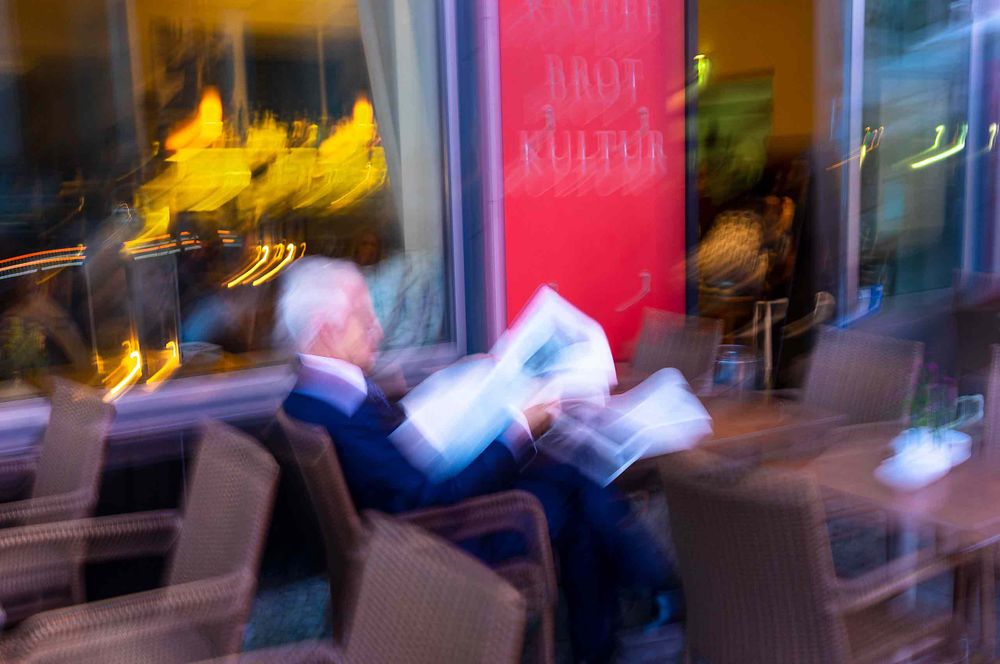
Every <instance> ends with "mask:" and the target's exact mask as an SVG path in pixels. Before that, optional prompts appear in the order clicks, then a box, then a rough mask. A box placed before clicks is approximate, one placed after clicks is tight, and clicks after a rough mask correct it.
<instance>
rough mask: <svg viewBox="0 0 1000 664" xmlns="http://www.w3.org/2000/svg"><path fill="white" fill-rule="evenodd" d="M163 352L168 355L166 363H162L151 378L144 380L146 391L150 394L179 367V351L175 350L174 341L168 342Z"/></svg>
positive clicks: (175, 344)
mask: <svg viewBox="0 0 1000 664" xmlns="http://www.w3.org/2000/svg"><path fill="white" fill-rule="evenodd" d="M164 350H165V351H166V352H167V354H168V355H167V360H166V362H164V363H163V366H161V367H160V368H159V369H157V370H156V372H155V373H154V374H153V375H152V376H150V377H149V378H147V379H146V385H147V389H148V390H149V391H150V392H152V391H153V390H155V389H156V388H158V387H159V386H160V385H161V384H162V383H163V382H164V381H166V380H167V379H168V378H170V376H172V375H173V374H174V372H175V371H177V369H179V368H180V366H181V354H180V350H179V349H178V348H177V342H176V341H168V342H167V345H166V346H165V347H164Z"/></svg>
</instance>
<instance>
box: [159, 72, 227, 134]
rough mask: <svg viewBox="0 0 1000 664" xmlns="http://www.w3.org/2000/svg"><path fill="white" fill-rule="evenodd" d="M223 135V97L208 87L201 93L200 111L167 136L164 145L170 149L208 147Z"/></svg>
mask: <svg viewBox="0 0 1000 664" xmlns="http://www.w3.org/2000/svg"><path fill="white" fill-rule="evenodd" d="M221 136H222V98H221V97H220V96H219V91H218V90H216V89H215V88H213V87H207V88H205V90H204V91H203V92H202V93H201V102H200V103H199V104H198V112H197V113H196V114H195V116H194V117H193V118H192V119H191V120H189V121H188V122H187V123H185V124H184V125H182V126H181V127H178V128H177V129H176V130H174V131H173V132H171V133H170V135H169V136H167V140H166V141H165V142H164V147H166V149H168V150H180V149H181V148H206V147H208V146H209V145H211V144H212V143H214V142H215V141H217V140H218V139H219V137H221Z"/></svg>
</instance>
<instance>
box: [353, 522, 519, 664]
mask: <svg viewBox="0 0 1000 664" xmlns="http://www.w3.org/2000/svg"><path fill="white" fill-rule="evenodd" d="M366 518H367V520H368V523H369V525H370V537H369V539H368V542H367V544H366V548H365V566H364V572H363V573H362V577H361V582H360V585H359V591H358V600H357V604H356V608H355V611H354V613H353V616H352V621H351V626H350V631H349V633H348V637H347V644H346V648H345V650H346V653H345V655H346V656H345V660H346V662H347V664H367V663H368V662H394V663H396V664H438V663H439V662H465V663H466V664H477V663H480V662H481V663H483V664H486V663H487V662H489V663H490V664H493V663H494V662H496V663H498V664H504V663H505V662H511V663H513V662H517V661H520V657H521V648H522V644H523V641H524V630H525V624H526V607H525V601H524V598H523V597H522V596H521V595H520V594H519V593H518V592H517V591H516V590H515V589H514V588H513V587H512V586H510V585H509V584H508V583H507V582H506V581H504V580H503V579H502V578H500V577H499V576H497V575H496V574H495V573H494V572H493V571H492V570H490V569H489V568H488V567H486V566H485V565H483V564H482V563H481V562H479V561H478V560H476V559H475V558H472V557H471V556H469V555H467V554H466V553H464V552H462V551H459V550H458V549H456V548H455V547H453V546H451V545H450V544H448V543H447V542H445V541H443V540H440V539H438V538H436V537H434V536H432V535H430V534H428V533H427V532H425V531H423V530H421V529H419V528H416V527H414V526H411V525H409V524H405V523H401V522H399V521H395V520H393V519H391V518H390V517H386V516H381V515H378V514H374V513H366Z"/></svg>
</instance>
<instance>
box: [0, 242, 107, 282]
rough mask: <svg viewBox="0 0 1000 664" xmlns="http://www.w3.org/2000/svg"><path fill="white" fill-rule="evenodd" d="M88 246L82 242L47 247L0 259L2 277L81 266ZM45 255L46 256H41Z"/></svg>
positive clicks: (7, 277)
mask: <svg viewBox="0 0 1000 664" xmlns="http://www.w3.org/2000/svg"><path fill="white" fill-rule="evenodd" d="M86 250H87V247H86V246H84V245H82V244H80V245H76V246H75V247H66V248H64V249H46V250H44V251H33V252H31V253H29V254H22V255H20V256H13V257H11V258H5V259H3V260H0V279H10V278H12V277H20V276H24V275H26V274H34V273H35V272H38V271H39V270H55V269H62V268H64V267H79V266H80V265H83V261H84V260H86V258H87V256H86V254H85V253H84V252H85V251H86ZM39 256H44V258H39Z"/></svg>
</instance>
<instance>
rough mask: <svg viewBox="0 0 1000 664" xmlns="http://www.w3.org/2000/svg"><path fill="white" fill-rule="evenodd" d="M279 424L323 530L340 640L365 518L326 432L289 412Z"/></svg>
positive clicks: (336, 626)
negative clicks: (295, 418)
mask: <svg viewBox="0 0 1000 664" xmlns="http://www.w3.org/2000/svg"><path fill="white" fill-rule="evenodd" d="M277 422H278V427H279V428H280V429H281V433H282V434H283V435H284V438H285V440H286V442H287V443H288V446H289V447H290V448H291V455H290V456H291V458H292V462H293V464H294V465H295V467H296V469H297V471H298V473H299V477H300V478H301V479H302V484H303V485H304V486H305V489H306V492H307V493H308V494H309V500H310V502H311V503H312V506H313V510H314V511H315V513H316V518H317V520H318V521H319V528H320V532H321V533H322V534H323V544H324V547H325V549H326V560H327V574H328V576H329V578H330V600H331V604H332V607H331V608H332V613H333V622H334V624H333V627H334V636H335V637H337V638H338V639H340V638H342V637H343V632H344V629H345V627H346V622H345V621H346V617H347V615H348V614H349V613H350V607H349V604H350V599H351V597H352V595H353V592H352V582H353V578H352V572H354V571H355V570H354V568H353V566H354V561H355V559H356V555H357V552H358V548H359V546H360V545H361V540H362V537H363V534H364V528H363V526H362V524H361V517H360V516H358V512H357V509H356V508H355V506H354V501H353V500H352V499H351V493H350V491H349V490H348V487H347V480H346V479H345V478H344V472H343V470H342V469H341V467H340V461H339V459H338V458H337V451H336V450H335V449H334V447H333V443H332V441H331V440H330V436H329V435H328V434H327V432H326V430H325V429H323V428H322V427H319V426H315V425H310V424H307V423H305V422H300V421H298V420H294V419H292V418H291V417H289V416H288V414H287V413H285V412H284V410H281V411H279V412H278V416H277Z"/></svg>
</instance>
